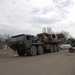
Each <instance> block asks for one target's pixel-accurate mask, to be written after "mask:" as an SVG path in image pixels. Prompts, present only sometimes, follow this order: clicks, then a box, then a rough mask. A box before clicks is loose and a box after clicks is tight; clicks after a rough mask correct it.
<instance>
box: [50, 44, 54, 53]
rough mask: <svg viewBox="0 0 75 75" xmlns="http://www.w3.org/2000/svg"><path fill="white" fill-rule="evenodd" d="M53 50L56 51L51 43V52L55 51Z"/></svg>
mask: <svg viewBox="0 0 75 75" xmlns="http://www.w3.org/2000/svg"><path fill="white" fill-rule="evenodd" d="M53 51H54V48H53V45H50V52H51V53H53Z"/></svg>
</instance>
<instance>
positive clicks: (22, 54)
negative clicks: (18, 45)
mask: <svg viewBox="0 0 75 75" xmlns="http://www.w3.org/2000/svg"><path fill="white" fill-rule="evenodd" d="M17 54H18V55H19V56H24V55H25V51H20V50H17Z"/></svg>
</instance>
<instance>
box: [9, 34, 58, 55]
mask: <svg viewBox="0 0 75 75" xmlns="http://www.w3.org/2000/svg"><path fill="white" fill-rule="evenodd" d="M9 46H10V48H12V49H13V50H14V51H15V50H16V51H17V54H18V55H19V56H24V55H25V53H26V54H27V55H31V56H34V55H36V54H39V55H41V54H43V53H44V52H46V51H50V52H56V51H59V43H58V42H57V39H56V35H55V34H47V33H41V34H37V36H34V35H26V34H20V35H16V36H12V37H11V39H10V42H9Z"/></svg>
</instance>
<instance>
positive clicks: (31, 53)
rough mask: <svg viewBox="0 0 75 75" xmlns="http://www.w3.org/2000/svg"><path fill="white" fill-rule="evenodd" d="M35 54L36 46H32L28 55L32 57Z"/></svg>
mask: <svg viewBox="0 0 75 75" xmlns="http://www.w3.org/2000/svg"><path fill="white" fill-rule="evenodd" d="M36 54H37V48H36V46H32V47H31V48H30V52H29V55H31V56H34V55H36Z"/></svg>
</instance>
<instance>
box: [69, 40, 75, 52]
mask: <svg viewBox="0 0 75 75" xmlns="http://www.w3.org/2000/svg"><path fill="white" fill-rule="evenodd" d="M74 51H75V40H73V41H72V44H71V47H70V48H69V52H70V53H72V52H74Z"/></svg>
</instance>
